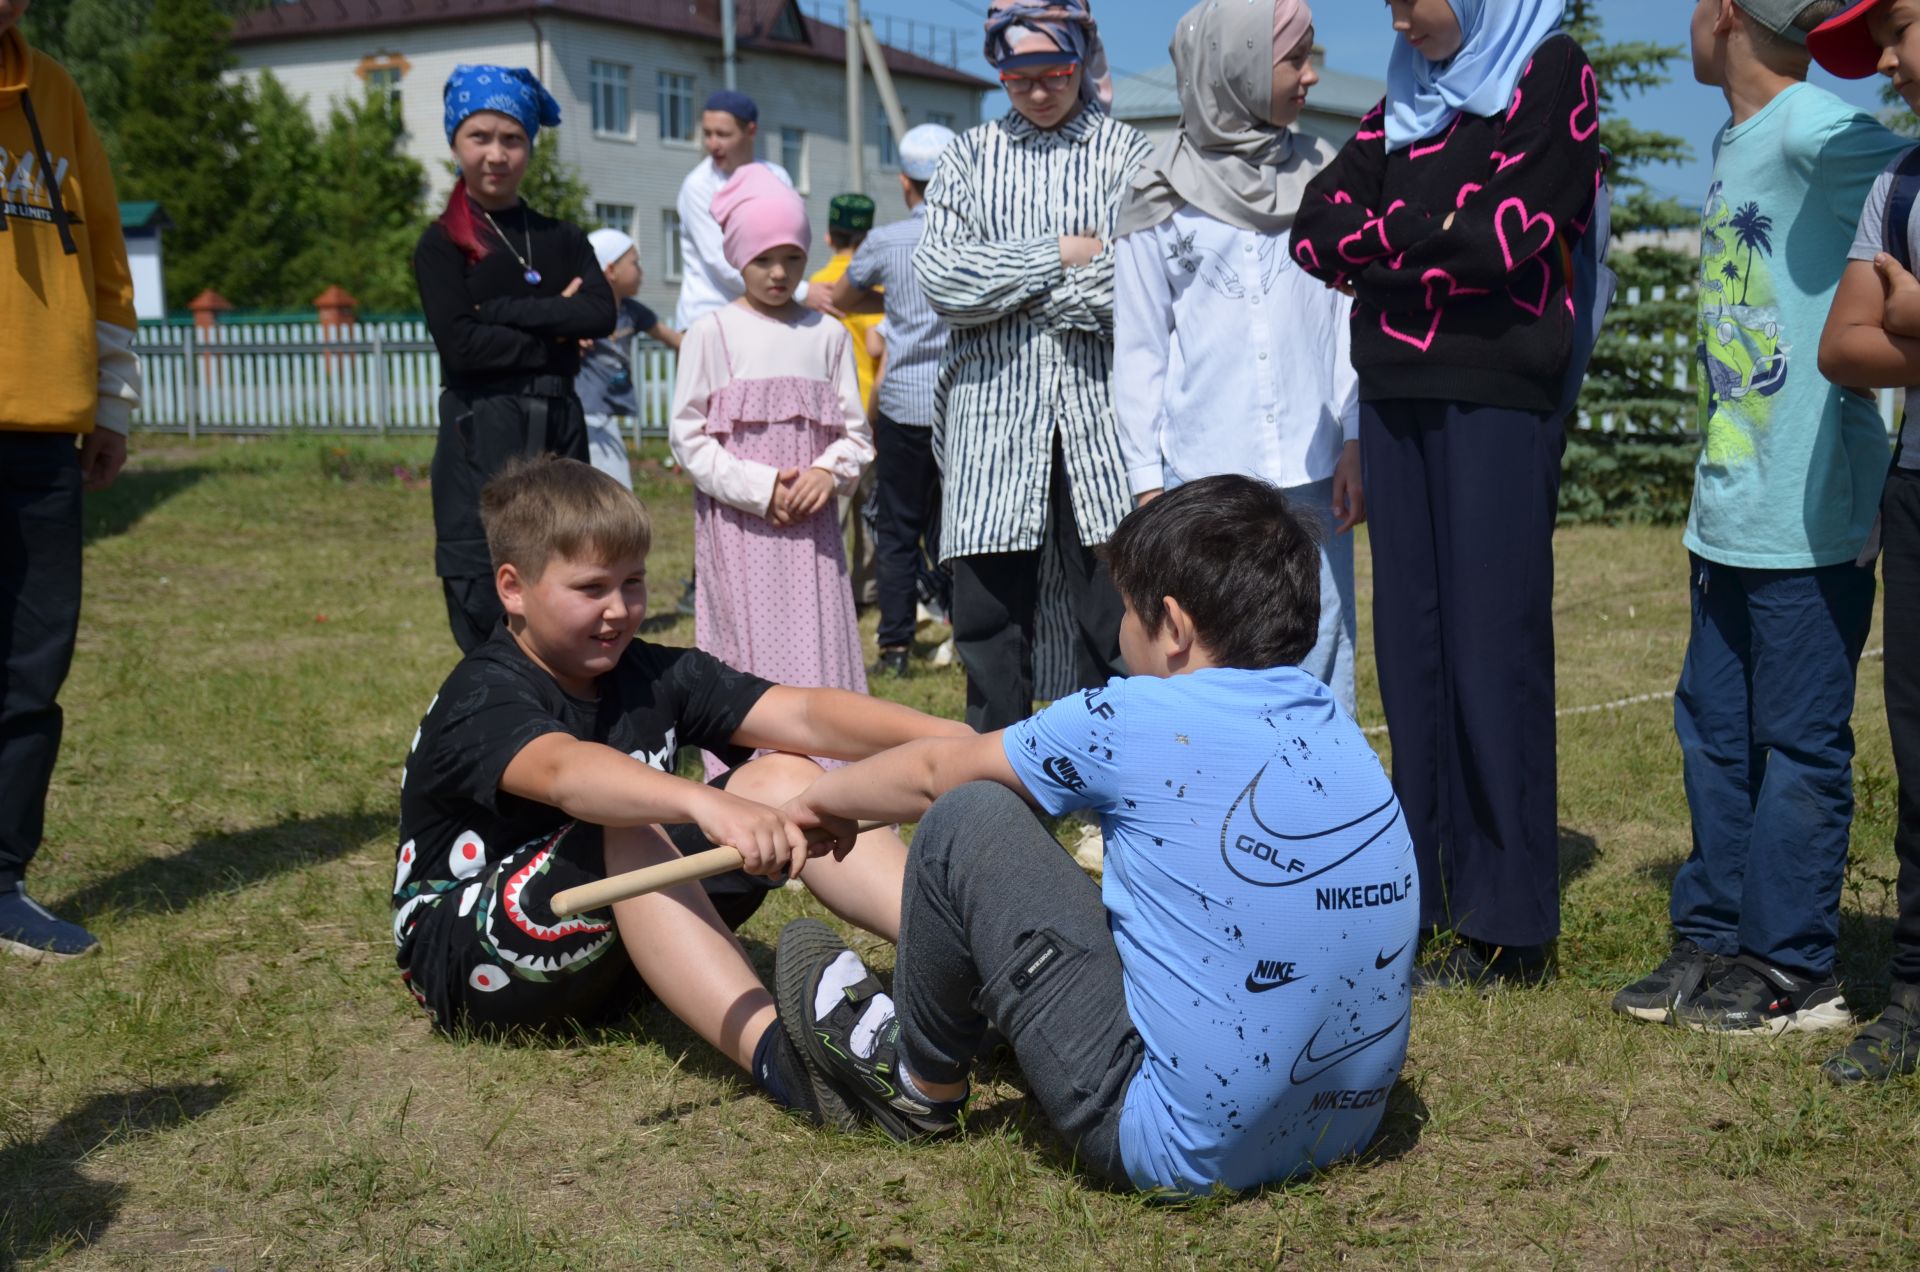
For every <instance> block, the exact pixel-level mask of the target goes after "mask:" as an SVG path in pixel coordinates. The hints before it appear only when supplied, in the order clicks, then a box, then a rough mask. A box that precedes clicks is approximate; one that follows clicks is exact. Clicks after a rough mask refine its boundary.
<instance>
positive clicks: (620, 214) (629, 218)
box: [593, 203, 633, 234]
mask: <svg viewBox="0 0 1920 1272" xmlns="http://www.w3.org/2000/svg"><path fill="white" fill-rule="evenodd" d="M593 219H594V220H596V221H598V222H599V223H600V224H601V225H604V226H606V227H607V228H608V229H610V230H618V231H620V232H621V233H622V234H632V233H633V205H632V204H631V203H596V204H594V205H593Z"/></svg>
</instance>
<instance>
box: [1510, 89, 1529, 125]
mask: <svg viewBox="0 0 1920 1272" xmlns="http://www.w3.org/2000/svg"><path fill="white" fill-rule="evenodd" d="M1525 98H1526V94H1525V93H1523V92H1521V91H1520V90H1519V89H1517V88H1516V89H1514V90H1513V105H1511V106H1509V107H1507V122H1508V123H1512V122H1513V117H1514V116H1515V115H1518V114H1519V113H1520V103H1521V101H1522V100H1524V99H1525Z"/></svg>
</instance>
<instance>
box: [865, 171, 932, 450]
mask: <svg viewBox="0 0 1920 1272" xmlns="http://www.w3.org/2000/svg"><path fill="white" fill-rule="evenodd" d="M926 224H927V205H926V204H924V203H922V204H920V205H919V206H917V207H915V208H914V209H913V215H912V216H910V217H908V218H907V219H906V220H904V221H894V222H893V223H891V224H889V225H883V226H881V227H880V228H879V229H877V230H875V231H874V232H873V233H871V234H869V235H867V240H866V242H864V243H862V244H861V245H860V247H859V250H858V251H856V252H854V254H853V264H851V265H849V266H847V281H848V282H850V283H852V284H853V285H854V286H855V287H858V288H859V289H860V290H861V291H873V290H875V289H885V295H884V296H883V297H882V299H883V300H884V301H885V302H886V308H887V326H886V333H887V374H886V375H885V377H883V378H882V379H881V381H880V403H879V405H880V414H882V415H884V416H886V417H887V418H888V419H890V420H892V421H893V422H894V423H895V424H915V425H922V426H924V425H928V424H931V423H933V390H934V381H935V380H936V379H938V378H939V374H940V353H941V351H942V350H943V349H945V348H946V347H947V324H946V323H944V322H942V321H941V320H940V315H939V314H936V313H935V312H933V306H932V305H929V304H928V303H927V294H926V293H925V292H923V291H921V290H920V280H919V279H917V278H915V277H914V273H913V249H914V248H916V247H918V246H920V232H921V230H922V229H924V228H925V227H926Z"/></svg>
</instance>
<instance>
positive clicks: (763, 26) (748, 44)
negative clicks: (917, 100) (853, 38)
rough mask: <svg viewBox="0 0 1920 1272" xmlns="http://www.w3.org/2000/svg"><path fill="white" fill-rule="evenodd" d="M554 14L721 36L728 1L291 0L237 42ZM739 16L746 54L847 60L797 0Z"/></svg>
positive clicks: (891, 64)
mask: <svg viewBox="0 0 1920 1272" xmlns="http://www.w3.org/2000/svg"><path fill="white" fill-rule="evenodd" d="M789 6H791V9H792V11H791V16H790V17H789V21H790V22H791V21H792V19H793V18H798V19H799V21H800V22H801V23H802V24H803V25H802V29H803V30H804V31H805V32H806V34H807V36H808V37H809V38H808V40H807V41H805V42H801V41H796V40H790V39H781V38H777V37H776V36H775V35H773V34H772V32H773V30H774V28H775V26H776V23H777V22H778V20H779V19H780V18H781V16H782V15H783V14H784V13H787V12H788V10H789ZM547 14H559V15H564V16H567V17H576V18H593V19H598V20H600V21H602V22H613V23H617V24H619V25H621V26H632V27H641V28H644V29H646V30H651V31H667V32H672V33H673V34H676V35H688V36H692V37H693V38H695V39H702V40H712V41H713V42H714V43H716V44H718V43H719V42H720V0H283V2H282V3H280V4H275V5H271V6H269V7H267V8H265V9H258V10H255V11H254V12H252V13H249V14H246V15H245V16H243V17H241V18H240V19H239V20H238V21H236V22H235V23H234V27H233V42H234V43H235V44H259V43H264V42H267V41H270V40H287V39H298V38H300V37H302V36H309V35H343V34H347V33H349V32H359V31H369V32H370V31H384V30H396V29H399V28H403V27H422V26H443V25H452V24H454V23H466V22H473V21H475V20H476V19H481V18H511V17H525V16H540V15H547ZM734 20H735V26H736V32H737V35H736V38H737V40H738V42H739V47H740V51H741V52H742V53H780V54H785V55H787V56H791V57H809V58H814V59H816V60H819V61H823V62H839V63H845V61H846V59H847V33H846V32H845V31H844V30H842V29H841V28H839V27H837V26H834V25H832V24H831V23H827V22H821V21H818V20H816V19H813V18H809V17H805V16H803V15H801V14H800V13H799V6H798V5H797V4H794V0H736V5H735V19H734ZM886 56H887V69H888V70H890V71H892V72H893V73H894V74H895V75H910V76H913V77H915V78H917V79H932V80H942V81H945V82H946V83H949V84H964V85H966V86H967V87H968V88H976V89H988V88H992V87H993V85H991V84H988V83H987V82H986V81H985V80H982V79H979V78H978V77H976V76H973V75H969V74H967V73H966V72H965V71H960V70H955V69H954V68H953V67H951V66H942V65H941V64H940V63H938V62H934V61H930V60H928V59H926V58H923V57H919V56H917V55H915V54H912V53H908V52H905V51H903V50H900V49H896V48H891V47H889V48H887V50H886Z"/></svg>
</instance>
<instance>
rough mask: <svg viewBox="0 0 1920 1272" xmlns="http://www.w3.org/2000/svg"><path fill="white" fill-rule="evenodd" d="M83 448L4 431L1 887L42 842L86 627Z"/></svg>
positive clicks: (65, 437) (0, 450)
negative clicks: (76, 649)
mask: <svg viewBox="0 0 1920 1272" xmlns="http://www.w3.org/2000/svg"><path fill="white" fill-rule="evenodd" d="M80 499H81V490H80V452H79V451H78V449H76V448H75V445H74V436H73V434H71V433H16V432H4V431H0V889H11V888H12V887H14V886H15V885H17V884H19V883H20V881H21V880H22V879H23V878H25V876H26V870H27V863H28V862H30V861H32V860H33V856H34V854H35V853H36V852H38V851H39V849H40V837H41V834H42V831H43V829H44V827H45V823H46V811H47V787H48V786H49V785H50V784H51V783H52V781H53V765H54V761H55V759H57V758H58V757H59V754H60V730H61V714H60V704H59V702H58V700H57V699H58V697H59V694H60V686H61V685H62V684H63V683H65V681H66V679H67V669H68V668H69V667H71V666H72V665H73V645H74V641H75V639H76V638H77V636H78V635H79V631H80V524H81V523H80Z"/></svg>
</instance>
